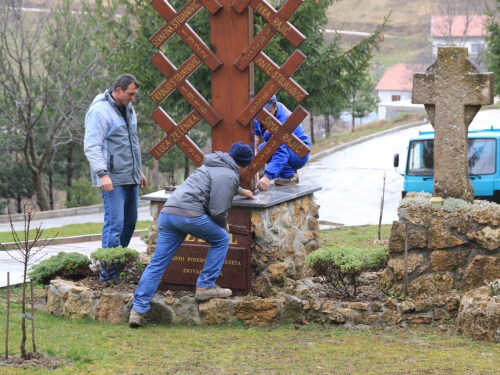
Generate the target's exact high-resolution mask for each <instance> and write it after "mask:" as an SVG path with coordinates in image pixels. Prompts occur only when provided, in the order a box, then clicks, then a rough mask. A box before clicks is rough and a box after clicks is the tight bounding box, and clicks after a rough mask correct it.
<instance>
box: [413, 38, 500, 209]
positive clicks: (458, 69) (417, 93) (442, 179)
mask: <svg viewBox="0 0 500 375" xmlns="http://www.w3.org/2000/svg"><path fill="white" fill-rule="evenodd" d="M493 85H494V80H493V73H479V70H478V68H477V67H476V66H475V65H474V64H473V63H472V62H470V61H469V60H468V59H467V48H464V47H453V46H452V47H440V48H439V49H438V57H437V60H436V61H435V62H434V64H432V65H431V66H429V67H428V68H427V70H426V72H425V73H416V74H415V75H414V76H413V93H412V103H414V104H424V105H425V110H426V111H427V114H428V115H429V120H430V122H431V124H432V126H433V127H434V133H435V135H434V191H433V194H432V195H433V196H434V197H442V198H449V197H451V198H459V199H463V200H465V201H467V202H472V201H473V200H474V189H473V188H472V185H471V183H470V179H469V167H468V163H467V133H468V126H469V124H470V123H471V121H472V119H473V118H474V116H475V115H476V114H477V112H478V111H479V109H480V108H481V106H482V105H486V104H492V103H493Z"/></svg>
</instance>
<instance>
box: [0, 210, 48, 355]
mask: <svg viewBox="0 0 500 375" xmlns="http://www.w3.org/2000/svg"><path fill="white" fill-rule="evenodd" d="M34 216H35V212H34V210H33V209H31V210H29V211H27V210H26V206H24V230H23V231H22V235H21V237H20V236H19V234H18V232H17V231H16V229H15V228H14V223H13V222H12V218H11V216H10V212H9V221H10V228H11V232H12V237H13V238H14V242H15V243H16V247H17V250H15V251H16V252H17V254H14V253H13V252H12V251H10V250H7V249H6V248H5V246H4V245H3V244H1V243H0V248H1V249H2V250H4V251H6V252H7V254H9V256H10V257H11V258H12V259H14V260H15V261H17V262H19V263H22V264H23V265H24V269H23V294H22V300H21V309H22V315H21V316H22V321H21V330H22V333H23V337H22V340H21V357H22V358H23V359H29V354H28V353H27V352H26V319H29V320H31V321H32V332H33V335H32V340H33V351H34V352H36V344H35V336H34V329H35V326H34V317H33V315H32V314H33V310H32V312H31V314H28V313H26V280H27V274H28V266H29V265H30V264H32V263H36V262H38V261H39V260H40V259H41V258H42V257H43V256H44V255H43V254H42V255H39V253H40V251H41V250H43V248H44V247H46V246H48V245H50V243H51V242H52V241H53V240H54V238H55V237H56V236H57V234H56V235H55V236H54V237H53V238H52V239H43V240H41V237H42V234H43V230H42V229H41V224H40V226H39V227H38V228H35V229H34V235H33V239H32V240H30V226H31V221H32V220H33V217H34ZM31 298H33V294H32V296H31Z"/></svg>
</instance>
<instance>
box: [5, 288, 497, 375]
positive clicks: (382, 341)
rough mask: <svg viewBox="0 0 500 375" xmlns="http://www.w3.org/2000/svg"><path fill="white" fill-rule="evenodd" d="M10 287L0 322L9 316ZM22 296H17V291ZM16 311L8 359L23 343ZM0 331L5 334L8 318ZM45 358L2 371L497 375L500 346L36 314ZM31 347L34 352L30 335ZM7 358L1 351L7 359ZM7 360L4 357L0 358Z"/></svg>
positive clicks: (418, 335) (340, 331) (407, 335)
mask: <svg viewBox="0 0 500 375" xmlns="http://www.w3.org/2000/svg"><path fill="white" fill-rule="evenodd" d="M5 294H6V293H5V289H3V290H1V291H0V299H1V302H2V303H1V305H0V316H1V317H5V313H6V304H5ZM15 294H17V295H19V290H16V291H15ZM19 312H20V306H19V305H18V304H15V305H14V306H12V307H11V317H12V318H11V323H10V341H9V342H10V351H9V352H10V355H11V356H12V355H18V354H19V352H20V350H19V344H20V342H21V330H20V328H19V327H20V313H19ZM1 320H2V321H0V331H1V332H5V322H4V319H1ZM36 324H37V326H36V340H37V341H36V344H37V349H38V352H39V353H43V354H46V355H50V356H56V357H58V358H60V359H61V362H65V363H66V365H64V366H62V367H60V368H58V369H56V370H42V369H29V370H26V369H23V370H21V369H13V368H5V367H4V368H2V367H0V373H2V374H89V373H92V374H306V373H311V374H498V373H499V372H500V364H499V363H498V360H497V358H498V357H499V356H500V347H499V346H498V345H497V344H492V343H488V342H479V341H473V340H470V339H466V338H463V337H460V336H455V335H454V334H453V328H452V327H451V326H450V327H448V330H447V331H445V332H443V331H441V330H440V329H438V328H436V327H419V328H407V329H402V328H395V329H393V330H391V331H386V330H349V329H345V328H342V327H336V326H331V325H325V326H322V325H317V324H311V325H306V326H295V325H292V324H289V325H281V326H276V325H275V326H266V327H261V326H246V325H242V324H237V325H221V326H180V325H173V326H172V325H147V326H146V327H145V328H144V329H136V330H133V329H130V328H129V327H128V326H127V325H126V324H100V323H93V322H90V321H87V320H75V321H72V320H66V319H63V318H59V317H54V316H50V315H48V314H46V313H45V312H36ZM28 338H29V339H28V341H27V349H28V351H30V350H31V339H30V338H31V331H30V329H28ZM4 352H5V349H4V346H2V354H3V353H4ZM0 362H1V358H0Z"/></svg>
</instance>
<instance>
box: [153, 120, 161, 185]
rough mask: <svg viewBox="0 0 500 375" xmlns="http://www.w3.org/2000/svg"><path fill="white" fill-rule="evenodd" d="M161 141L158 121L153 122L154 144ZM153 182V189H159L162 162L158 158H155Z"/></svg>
mask: <svg viewBox="0 0 500 375" xmlns="http://www.w3.org/2000/svg"><path fill="white" fill-rule="evenodd" d="M158 142H159V137H158V125H157V124H156V123H154V124H153V144H154V145H157V144H158ZM152 173H153V176H152V178H151V179H152V182H153V189H155V190H158V189H159V188H160V163H159V161H158V160H156V158H153V170H152Z"/></svg>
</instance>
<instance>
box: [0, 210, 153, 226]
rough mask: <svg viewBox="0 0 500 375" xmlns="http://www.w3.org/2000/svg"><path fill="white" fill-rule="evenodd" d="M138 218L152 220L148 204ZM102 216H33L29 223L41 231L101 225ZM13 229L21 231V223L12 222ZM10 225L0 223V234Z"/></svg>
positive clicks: (139, 211)
mask: <svg viewBox="0 0 500 375" xmlns="http://www.w3.org/2000/svg"><path fill="white" fill-rule="evenodd" d="M138 213H139V218H138V220H141V221H147V220H152V218H151V213H150V212H149V204H147V205H142V204H141V206H140V207H139V210H138ZM103 220H104V216H103V213H102V212H98V213H95V214H87V215H75V216H66V217H56V218H53V219H43V220H38V219H37V217H36V214H35V217H34V220H33V221H32V222H31V228H38V227H39V226H40V225H41V226H42V229H48V228H59V227H62V226H63V225H69V224H82V223H102V222H103ZM14 228H15V229H16V230H22V229H23V228H24V222H23V221H16V222H14ZM10 230H11V229H10V223H0V232H10Z"/></svg>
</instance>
